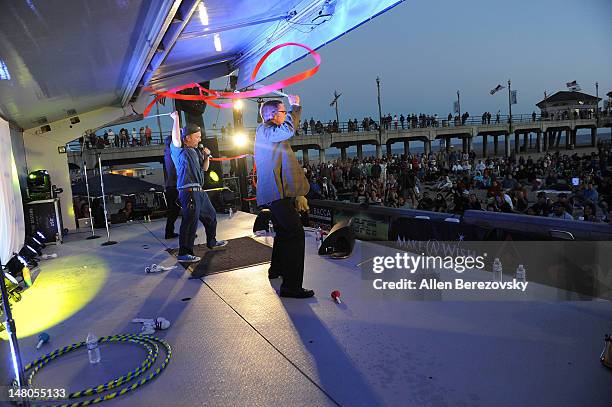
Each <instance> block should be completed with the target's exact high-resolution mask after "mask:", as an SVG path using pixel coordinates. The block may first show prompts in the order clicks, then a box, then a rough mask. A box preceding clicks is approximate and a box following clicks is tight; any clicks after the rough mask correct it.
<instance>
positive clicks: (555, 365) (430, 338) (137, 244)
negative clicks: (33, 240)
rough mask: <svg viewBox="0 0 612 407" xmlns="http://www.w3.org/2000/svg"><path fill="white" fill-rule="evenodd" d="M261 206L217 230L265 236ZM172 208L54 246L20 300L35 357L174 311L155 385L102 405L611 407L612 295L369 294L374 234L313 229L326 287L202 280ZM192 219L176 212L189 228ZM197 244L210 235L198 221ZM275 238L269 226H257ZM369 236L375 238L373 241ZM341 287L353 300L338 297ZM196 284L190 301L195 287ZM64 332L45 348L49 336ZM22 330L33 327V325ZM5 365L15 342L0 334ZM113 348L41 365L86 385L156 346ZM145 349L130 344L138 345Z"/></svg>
mask: <svg viewBox="0 0 612 407" xmlns="http://www.w3.org/2000/svg"><path fill="white" fill-rule="evenodd" d="M254 219H255V216H254V215H250V214H246V213H243V212H238V213H237V214H236V215H235V216H234V217H233V218H232V219H229V218H228V217H227V215H219V225H218V236H217V238H218V239H234V238H238V237H243V236H250V235H252V225H253V221H254ZM164 224H165V219H160V220H156V221H153V222H151V223H132V224H125V225H119V226H117V227H113V228H112V229H111V238H112V240H116V241H118V242H119V243H118V244H117V245H114V246H107V247H103V246H100V244H101V243H102V242H103V241H104V240H105V237H106V235H105V233H103V232H104V231H103V230H97V233H98V234H99V235H103V238H101V239H97V240H85V238H86V237H87V236H88V233H73V234H70V235H68V236H67V237H66V239H65V243H64V244H63V245H60V246H57V247H55V246H53V245H51V246H49V247H48V248H47V249H46V250H45V253H53V252H55V253H57V254H58V256H59V257H58V258H57V259H52V260H43V261H41V262H40V271H39V272H38V274H37V275H36V279H35V282H34V284H33V286H32V287H31V288H30V289H28V290H27V291H26V292H25V293H24V294H23V300H22V301H21V302H20V303H17V304H15V305H14V307H13V308H14V316H15V320H16V325H17V332H18V333H19V334H20V337H21V339H20V347H21V353H22V358H23V360H24V362H29V361H31V360H33V359H35V358H37V357H39V356H41V355H44V354H45V353H48V352H51V351H52V350H54V349H57V348H60V347H63V346H66V345H69V344H72V343H74V342H78V341H83V340H85V338H86V336H87V334H88V332H89V331H91V332H93V333H95V334H96V335H97V336H98V337H100V336H105V335H115V334H119V333H137V332H139V331H140V324H134V323H131V320H132V319H133V318H137V317H140V318H153V317H155V316H163V317H165V318H166V319H168V320H170V321H171V323H172V326H171V327H170V328H169V330H167V331H158V333H157V334H156V336H158V337H161V338H164V339H166V340H167V341H168V342H169V343H170V345H171V346H172V349H173V352H172V359H171V361H170V363H169V365H168V367H167V368H166V369H165V370H164V371H163V372H162V373H161V375H160V376H159V377H158V378H156V379H155V380H153V381H152V382H151V383H148V384H146V385H144V386H143V387H141V388H139V389H137V390H135V391H134V392H131V393H129V394H128V395H125V396H122V397H119V398H116V399H113V400H110V401H108V402H105V403H104V405H125V406H131V405H148V406H167V405H187V406H195V405H198V406H255V405H257V406H259V405H260V406H273V405H287V406H334V405H341V406H347V407H348V406H350V407H353V406H447V405H449V406H491V405H496V406H519V405H524V406H555V407H557V406H566V405H568V406H569V405H589V406H607V405H609V403H610V401H609V388H610V380H612V371H610V370H607V369H605V368H604V367H602V366H601V365H600V363H599V360H598V358H599V354H600V352H601V350H602V347H603V336H604V334H605V333H612V303H610V302H609V301H603V300H596V301H553V300H550V301H450V300H444V301H433V300H432V301H416V300H405V299H402V298H400V297H397V296H389V297H385V296H375V295H367V293H365V292H364V279H363V278H362V272H361V270H360V269H359V268H358V267H357V264H358V263H360V262H361V261H362V260H363V258H362V257H363V255H362V253H363V252H365V251H368V252H372V251H374V252H376V251H377V250H378V248H377V247H378V246H376V245H375V244H374V243H369V242H362V241H357V242H356V245H355V250H354V252H353V254H352V256H351V257H349V258H348V259H345V260H332V259H329V258H323V257H319V256H318V255H317V254H316V242H315V237H314V233H312V232H308V233H307V235H306V265H305V270H306V271H305V281H304V286H305V287H307V288H312V289H313V290H315V292H316V296H315V297H314V298H312V299H308V300H297V299H281V298H279V297H278V295H277V293H276V291H277V290H278V288H279V286H280V282H281V280H280V279H276V280H272V281H270V280H268V277H267V269H268V265H267V264H264V265H259V266H254V267H247V268H243V269H240V270H235V271H231V272H226V273H221V274H216V275H212V276H207V277H204V278H202V279H192V278H190V275H189V273H188V272H187V271H185V270H184V269H183V267H181V266H179V267H178V268H176V269H174V270H170V271H166V272H163V273H159V274H145V272H144V269H145V267H146V266H150V265H151V264H152V263H157V264H161V265H164V266H172V265H175V264H176V262H175V259H174V257H172V256H171V255H170V254H169V253H168V252H167V251H166V250H167V249H168V248H174V247H176V246H177V239H173V240H164V239H163V236H164ZM179 224H180V219H179V221H177V224H176V229H177V230H178V225H179ZM198 236H199V237H198V239H197V241H196V244H197V243H204V241H203V239H204V230H203V227H202V226H201V225H200V228H199V231H198ZM257 239H258V240H260V241H262V242H267V243H269V244H270V243H271V242H272V238H271V237H258V238H257ZM366 249H367V250H366ZM336 289H337V290H340V291H341V293H342V300H343V303H342V304H336V303H335V302H334V301H333V300H332V299H331V298H330V292H331V291H332V290H336ZM188 298H190V300H187V299H188ZM41 331H45V332H47V333H49V334H50V336H51V341H50V342H49V343H48V344H46V345H44V346H43V347H42V348H41V349H40V350H36V343H37V335H38V333H40V332H41ZM23 335H28V336H26V337H23ZM0 346H1V349H0V350H1V352H2V361H3V363H4V364H3V366H7V367H8V366H9V364H8V356H7V352H8V346H7V342H6V341H2V342H1V343H0ZM130 349H132V348H129V347H128V348H126V347H121V346H120V345H106V344H103V345H102V346H101V354H102V362H101V363H100V365H99V366H91V365H89V363H88V361H87V355H86V351H84V350H80V351H77V352H75V353H74V354H73V355H70V356H66V357H60V358H59V359H58V360H56V361H53V362H52V363H51V364H49V366H48V367H45V368H43V369H42V370H41V371H40V373H39V374H38V375H37V382H36V383H37V385H38V386H39V387H45V388H49V387H68V389H69V390H71V391H75V390H78V389H81V388H85V387H89V386H93V385H97V384H101V383H104V382H105V381H108V380H110V379H113V378H114V377H117V376H119V375H120V374H122V373H123V372H125V371H128V370H129V369H131V368H134V367H136V366H137V365H138V364H140V363H141V361H142V359H143V357H144V352H142V351H140V350H137V351H131V350H130ZM132 350H133V349H132Z"/></svg>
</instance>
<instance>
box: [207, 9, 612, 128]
mask: <svg viewBox="0 0 612 407" xmlns="http://www.w3.org/2000/svg"><path fill="white" fill-rule="evenodd" d="M332 21H333V20H332ZM319 52H320V54H321V56H322V65H321V69H320V71H319V73H318V74H317V75H315V76H314V77H313V78H311V79H308V80H307V81H305V82H302V83H300V84H297V85H294V86H292V87H291V88H290V89H286V90H285V91H286V92H288V93H296V94H299V95H300V96H301V97H302V100H303V106H304V111H303V118H310V117H311V116H313V117H314V118H315V120H316V119H321V120H322V121H327V120H330V119H334V118H335V112H334V110H333V108H331V107H330V106H329V103H330V102H331V100H332V99H333V93H334V90H338V92H340V93H342V96H341V98H340V104H339V107H340V120H341V121H346V120H348V119H349V118H351V119H352V118H357V119H358V120H359V121H361V119H362V118H363V117H364V116H365V115H371V116H372V117H373V118H374V119H377V118H378V107H377V102H376V81H375V80H376V76H377V75H378V76H380V79H381V98H382V109H383V114H386V113H391V114H392V115H393V114H395V113H397V114H398V115H399V113H404V114H407V113H416V114H418V113H431V114H433V113H437V114H438V115H444V116H446V115H447V114H448V113H449V112H451V109H452V104H453V101H454V100H456V92H457V90H460V92H461V110H462V111H466V110H467V111H468V112H469V113H470V114H471V115H472V116H480V115H481V114H482V112H484V111H490V112H492V113H493V114H495V112H497V110H498V109H499V110H501V113H502V114H506V113H507V110H508V93H507V90H506V89H504V90H503V91H500V92H498V93H496V94H495V95H493V96H491V95H490V94H489V91H490V90H491V89H492V88H494V87H495V86H496V85H497V84H502V85H504V86H506V82H507V80H508V79H509V78H510V79H511V80H512V89H513V90H514V89H515V90H517V91H518V104H517V105H514V106H513V108H512V110H513V114H516V113H531V112H532V111H533V110H534V109H535V103H537V102H539V101H540V100H542V99H543V98H544V91H545V90H546V91H548V94H549V95H551V94H553V93H554V92H556V91H559V90H566V88H565V83H566V82H569V81H572V80H576V81H577V82H578V83H579V85H580V86H581V87H582V91H583V92H585V93H589V94H593V95H594V94H595V82H596V81H597V82H599V96H600V97H602V96H603V97H604V98H605V94H606V93H608V92H610V91H611V90H612V1H610V0H584V1H576V0H573V1H570V0H538V1H533V0H532V1H527V0H516V1H513V2H501V1H490V0H489V1H485V0H471V1H465V2H458V1H451V0H432V1H427V2H424V1H421V2H416V1H407V2H404V3H401V4H400V5H398V6H396V7H395V8H393V9H391V10H389V11H387V12H386V13H384V14H382V15H380V16H378V17H376V18H375V19H373V20H372V21H369V22H367V23H365V24H364V25H362V26H360V27H358V28H357V29H355V30H354V31H352V32H349V33H348V34H346V35H344V36H342V37H340V38H338V39H337V40H336V41H334V42H333V43H331V44H328V45H326V46H325V47H323V48H321V49H320V50H319ZM312 66H313V62H312V60H311V59H310V58H305V59H302V60H301V61H298V62H296V63H294V64H293V65H291V66H289V67H287V68H285V69H284V70H282V71H281V72H279V73H277V74H276V75H274V76H272V77H270V78H268V79H267V80H266V81H265V82H264V83H272V82H274V81H276V80H279V79H281V78H284V77H287V76H290V75H293V74H295V73H297V72H300V71H302V70H305V69H308V68H310V67H312ZM225 82H226V79H219V80H216V81H214V82H213V87H214V88H223V87H224V85H225ZM218 113H219V112H217V109H211V108H207V111H206V113H205V122H206V126H207V127H208V128H210V127H211V125H212V123H215V122H217V123H218V126H219V127H220V126H221V125H223V124H225V123H227V122H229V121H230V120H231V112H229V111H222V112H220V114H218ZM255 120H256V105H255V103H254V102H251V103H248V104H247V110H246V112H245V124H246V125H247V126H250V125H254V124H255Z"/></svg>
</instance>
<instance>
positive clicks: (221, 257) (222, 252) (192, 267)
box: [169, 237, 272, 278]
mask: <svg viewBox="0 0 612 407" xmlns="http://www.w3.org/2000/svg"><path fill="white" fill-rule="evenodd" d="M169 251H170V253H172V254H174V255H177V254H178V249H173V250H169ZM193 251H194V253H195V255H196V256H199V257H201V258H202V260H201V261H200V262H199V263H191V264H189V263H181V264H182V265H183V267H185V269H186V270H188V271H189V272H191V276H192V277H193V278H200V277H204V276H207V275H210V274H217V273H224V272H226V271H232V270H236V269H240V268H243V267H250V266H256V265H258V264H263V263H269V262H270V259H271V258H272V248H271V247H270V246H267V245H265V244H263V243H259V242H258V241H256V240H254V239H252V238H250V237H240V238H238V239H231V240H228V243H227V246H225V247H221V248H219V249H215V250H210V249H209V248H208V247H206V245H204V244H200V245H197V246H194V247H193Z"/></svg>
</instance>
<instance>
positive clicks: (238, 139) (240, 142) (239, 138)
mask: <svg viewBox="0 0 612 407" xmlns="http://www.w3.org/2000/svg"><path fill="white" fill-rule="evenodd" d="M248 143H249V139H248V137H247V136H246V134H244V133H236V134H234V145H235V146H236V147H244V146H246V145H247V144H248Z"/></svg>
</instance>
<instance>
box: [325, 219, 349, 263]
mask: <svg viewBox="0 0 612 407" xmlns="http://www.w3.org/2000/svg"><path fill="white" fill-rule="evenodd" d="M352 220H353V218H349V219H347V220H343V221H341V222H338V223H336V224H335V225H334V227H333V228H331V230H330V231H329V233H328V235H327V236H326V237H325V239H323V242H322V243H321V247H320V248H319V256H323V255H331V257H333V258H335V259H346V258H347V257H349V256H350V255H351V253H352V252H353V247H355V232H354V231H353V227H352V226H351V222H352Z"/></svg>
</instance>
